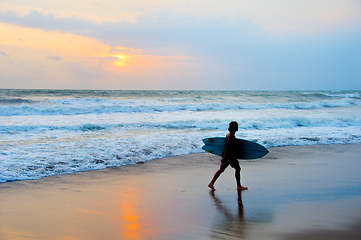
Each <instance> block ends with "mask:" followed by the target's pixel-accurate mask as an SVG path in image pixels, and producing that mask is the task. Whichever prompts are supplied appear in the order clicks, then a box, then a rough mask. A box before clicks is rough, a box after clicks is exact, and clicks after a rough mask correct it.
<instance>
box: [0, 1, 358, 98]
mask: <svg viewBox="0 0 361 240" xmlns="http://www.w3.org/2000/svg"><path fill="white" fill-rule="evenodd" d="M0 88H16V89H18V88H21V89H23V88H29V89H108V90H113V89H114V90H115V89H119V90H129V89H134V90H138V89H140V90H335V91H338V90H361V0H272V1H270V0H252V1H249V0H223V1H219V0H194V1H188V0H177V1H175V0H132V1H129V0H128V1H123V0H75V1H74V0H72V1H70V0H62V1H59V0H31V1H29V0H11V1H8V0H0Z"/></svg>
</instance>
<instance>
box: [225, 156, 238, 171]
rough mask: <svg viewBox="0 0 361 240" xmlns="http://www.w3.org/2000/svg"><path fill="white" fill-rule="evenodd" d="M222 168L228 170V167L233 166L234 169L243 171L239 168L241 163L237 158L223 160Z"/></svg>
mask: <svg viewBox="0 0 361 240" xmlns="http://www.w3.org/2000/svg"><path fill="white" fill-rule="evenodd" d="M221 166H222V167H224V168H227V167H228V166H231V167H232V168H234V169H241V167H240V166H239V162H238V160H237V159H236V158H233V159H222V163H221Z"/></svg>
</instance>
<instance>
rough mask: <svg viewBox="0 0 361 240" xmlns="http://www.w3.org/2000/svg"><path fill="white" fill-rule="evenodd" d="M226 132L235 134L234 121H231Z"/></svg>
mask: <svg viewBox="0 0 361 240" xmlns="http://www.w3.org/2000/svg"><path fill="white" fill-rule="evenodd" d="M228 131H230V132H233V133H235V132H237V131H238V123H237V122H236V121H232V122H230V123H229V127H228Z"/></svg>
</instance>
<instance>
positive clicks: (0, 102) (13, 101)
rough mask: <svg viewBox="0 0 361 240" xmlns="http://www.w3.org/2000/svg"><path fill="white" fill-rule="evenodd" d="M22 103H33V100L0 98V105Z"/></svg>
mask: <svg viewBox="0 0 361 240" xmlns="http://www.w3.org/2000/svg"><path fill="white" fill-rule="evenodd" d="M24 103H28V104H31V103H34V101H32V100H30V99H22V98H0V105H5V106H7V105H11V106H12V105H15V106H16V105H21V104H24Z"/></svg>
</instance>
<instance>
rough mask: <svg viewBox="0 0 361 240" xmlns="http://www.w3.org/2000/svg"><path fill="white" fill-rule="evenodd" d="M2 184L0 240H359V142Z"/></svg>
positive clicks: (198, 156)
mask: <svg viewBox="0 0 361 240" xmlns="http://www.w3.org/2000/svg"><path fill="white" fill-rule="evenodd" d="M269 150H270V153H269V154H268V155H267V156H266V157H264V158H262V159H258V160H253V161H241V162H240V163H241V166H242V184H243V185H245V186H248V187H249V189H248V190H245V191H241V192H238V191H236V183H235V180H234V171H233V169H231V168H229V169H227V170H226V171H225V172H224V173H223V174H222V175H221V177H220V178H219V180H218V181H217V182H216V184H215V187H216V189H217V190H216V191H215V192H211V191H210V190H209V189H208V188H207V185H208V183H209V181H210V180H211V178H212V176H213V174H214V173H215V171H216V170H217V169H218V166H217V165H215V164H214V163H213V162H212V161H211V159H210V157H211V158H212V160H213V161H215V162H218V161H219V160H220V158H219V157H217V156H214V155H210V154H207V153H201V154H191V155H184V156H177V157H170V158H163V159H157V160H152V161H149V162H146V163H145V164H137V165H132V166H123V167H118V168H110V169H105V170H99V171H90V172H82V173H75V174H69V175H61V176H55V177H47V178H43V179H40V180H34V181H19V182H9V183H3V184H0V196H1V199H0V239H87V240H89V239H106V240H112V239H255V240H256V239H257V240H260V239H293V240H298V239H328V240H333V239H335V240H336V239H337V240H338V239H340V240H341V239H348V240H353V239H361V157H360V156H361V144H347V145H324V146H321V145H318V146H298V147H279V148H270V149H269Z"/></svg>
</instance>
